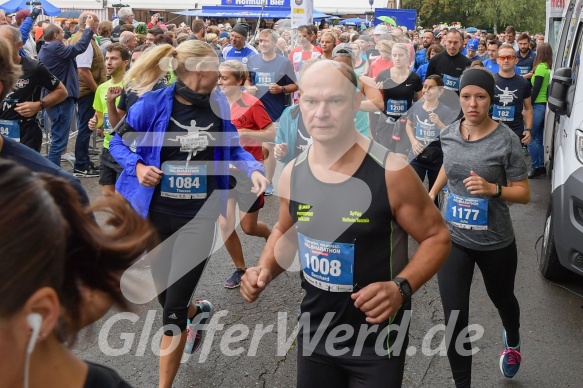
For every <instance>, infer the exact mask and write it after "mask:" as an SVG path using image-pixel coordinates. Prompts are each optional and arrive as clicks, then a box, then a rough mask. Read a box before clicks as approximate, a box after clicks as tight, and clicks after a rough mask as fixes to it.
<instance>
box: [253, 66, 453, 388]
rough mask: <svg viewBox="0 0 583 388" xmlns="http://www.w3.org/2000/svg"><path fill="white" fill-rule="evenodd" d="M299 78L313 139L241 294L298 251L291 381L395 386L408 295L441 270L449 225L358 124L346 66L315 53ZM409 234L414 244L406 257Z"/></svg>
mask: <svg viewBox="0 0 583 388" xmlns="http://www.w3.org/2000/svg"><path fill="white" fill-rule="evenodd" d="M302 77H303V80H302V79H300V90H301V99H300V109H301V111H302V117H303V120H304V124H305V126H306V129H307V131H308V133H309V134H310V135H311V136H312V139H313V144H312V146H311V147H310V148H308V150H307V151H305V152H304V153H302V154H301V155H300V156H298V157H297V158H296V159H295V161H292V162H291V163H289V164H288V165H287V166H286V167H285V169H284V171H283V173H282V175H281V178H280V181H279V195H280V214H279V222H278V223H277V224H276V225H275V226H274V228H273V231H272V235H271V237H270V238H269V240H268V242H267V245H266V247H265V249H264V250H263V253H262V254H261V257H260V259H259V263H258V265H257V267H254V268H249V269H248V270H247V272H246V273H245V275H244V276H243V279H242V283H241V294H242V295H243V298H244V299H245V300H246V301H248V302H252V301H254V300H256V299H257V298H258V296H259V294H260V293H261V292H262V291H263V290H264V289H265V287H266V285H267V284H269V283H270V282H271V281H272V280H273V279H274V278H275V277H277V276H278V275H279V274H281V273H282V272H283V271H284V270H285V269H286V268H288V267H289V265H290V264H291V262H292V261H293V259H294V256H295V252H296V249H299V257H300V261H301V264H302V266H301V267H302V271H301V280H302V288H304V290H305V291H306V296H305V297H304V300H303V301H302V303H301V317H300V324H301V326H300V331H299V333H298V372H297V377H298V380H297V386H298V387H302V388H303V387H315V386H329V387H367V388H368V387H387V386H389V387H399V386H401V381H402V378H403V370H404V364H405V350H406V349H407V333H408V327H409V315H410V309H411V304H410V300H411V294H412V293H413V292H415V291H416V290H417V289H419V288H420V287H421V286H422V285H423V284H424V283H425V282H426V281H427V280H429V279H430V278H431V277H432V276H433V275H434V274H435V273H436V272H437V270H438V268H439V267H440V266H441V264H442V262H443V261H444V259H445V257H446V256H447V254H448V252H449V250H450V245H451V243H450V237H449V232H448V230H447V228H446V226H445V223H444V222H443V219H442V217H441V216H440V214H439V212H438V210H437V208H436V207H435V206H434V205H433V203H432V202H431V200H430V199H429V198H428V195H427V193H426V191H425V189H424V188H423V186H422V185H421V184H420V181H419V178H418V177H417V176H416V174H415V172H414V171H413V170H412V169H411V168H410V167H409V166H407V164H406V162H404V161H402V160H401V159H400V158H397V157H395V156H394V155H393V154H389V153H388V151H387V150H386V149H385V148H383V147H382V146H380V145H379V144H378V143H374V142H371V141H370V140H369V139H367V138H365V137H364V136H362V135H361V134H359V133H358V131H357V130H356V129H355V126H354V120H353V116H354V113H355V112H356V111H358V109H359V107H360V102H361V100H360V99H361V97H360V95H361V94H360V93H357V92H356V77H355V75H354V72H353V71H351V70H350V69H349V68H348V67H347V66H346V65H344V64H341V63H338V62H334V61H322V62H318V63H315V64H313V65H312V66H310V67H309V68H308V69H307V70H305V72H304V73H303V74H302ZM397 220H398V222H397ZM408 234H409V235H411V236H412V237H413V238H415V239H416V240H417V241H419V243H420V245H419V248H418V250H417V252H416V253H415V254H414V256H413V258H412V259H411V261H409V260H408V257H407V238H408ZM389 324H391V326H390V328H389ZM393 325H395V326H393Z"/></svg>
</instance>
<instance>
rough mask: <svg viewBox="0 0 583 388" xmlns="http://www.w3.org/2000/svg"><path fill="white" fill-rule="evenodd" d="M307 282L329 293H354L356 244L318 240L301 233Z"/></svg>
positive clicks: (299, 238)
mask: <svg viewBox="0 0 583 388" xmlns="http://www.w3.org/2000/svg"><path fill="white" fill-rule="evenodd" d="M298 242H299V254H300V260H301V262H302V271H303V273H304V279H306V281H307V282H308V283H310V284H311V285H313V286H314V287H317V288H319V289H321V290H325V291H330V292H352V291H353V287H354V244H348V243H339V242H326V241H320V240H315V239H312V238H309V237H306V236H304V235H303V234H301V233H299V232H298Z"/></svg>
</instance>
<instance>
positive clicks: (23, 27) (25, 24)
mask: <svg viewBox="0 0 583 388" xmlns="http://www.w3.org/2000/svg"><path fill="white" fill-rule="evenodd" d="M40 12H41V7H40V6H37V7H35V8H33V9H32V13H31V12H30V11H29V10H27V9H23V10H20V11H18V12H17V13H16V17H15V19H16V26H17V27H18V28H19V31H20V34H21V36H22V44H23V46H22V47H21V48H20V51H19V54H20V55H21V56H24V57H30V58H34V59H36V57H37V51H36V44H35V42H34V39H33V37H32V34H31V31H32V27H33V26H34V21H35V20H36V18H37V17H38V15H39V14H40Z"/></svg>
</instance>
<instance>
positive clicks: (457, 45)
mask: <svg viewBox="0 0 583 388" xmlns="http://www.w3.org/2000/svg"><path fill="white" fill-rule="evenodd" d="M462 43H463V37H462V34H461V33H460V32H459V31H458V30H454V29H452V30H451V31H450V32H449V33H448V34H447V37H446V39H445V47H446V49H445V51H444V52H442V53H439V54H437V55H436V56H434V57H433V58H431V60H430V61H429V66H427V76H430V75H432V74H437V75H438V76H440V77H441V78H442V79H443V82H444V84H445V88H446V89H450V90H455V91H456V92H458V93H459V86H460V76H461V75H462V73H463V72H464V70H465V69H466V68H468V67H470V65H471V64H472V61H471V60H470V59H469V58H468V57H466V56H464V55H463V54H461V53H460V50H461V48H462ZM446 104H447V103H446ZM447 105H450V104H447Z"/></svg>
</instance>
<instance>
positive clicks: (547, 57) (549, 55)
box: [532, 43, 553, 70]
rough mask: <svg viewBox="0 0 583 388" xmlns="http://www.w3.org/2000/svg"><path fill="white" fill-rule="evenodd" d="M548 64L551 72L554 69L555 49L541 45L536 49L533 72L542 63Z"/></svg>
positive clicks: (544, 44) (548, 45) (547, 45)
mask: <svg viewBox="0 0 583 388" xmlns="http://www.w3.org/2000/svg"><path fill="white" fill-rule="evenodd" d="M543 62H544V63H546V64H547V66H548V67H549V70H550V69H552V68H553V48H552V47H551V45H550V44H548V43H542V44H539V45H538V47H537V48H536V57H535V58H534V62H533V63H532V68H533V70H536V67H537V66H538V65H539V64H541V63H543Z"/></svg>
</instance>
